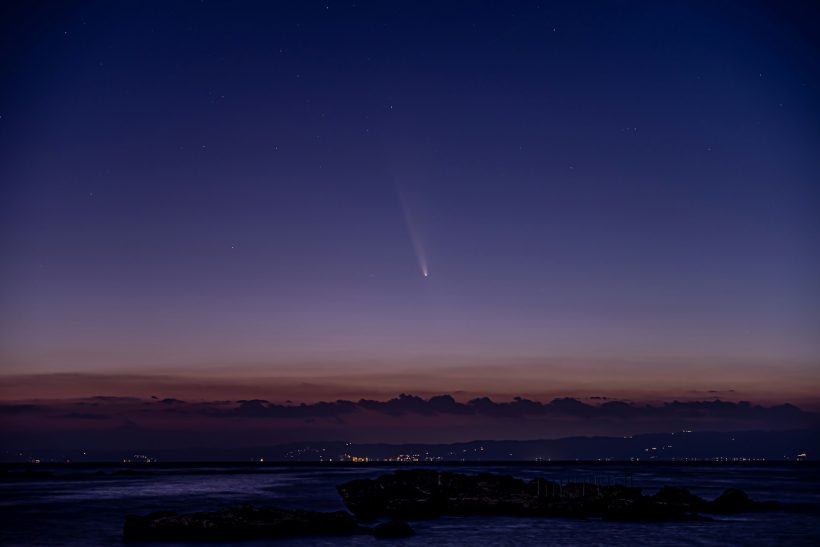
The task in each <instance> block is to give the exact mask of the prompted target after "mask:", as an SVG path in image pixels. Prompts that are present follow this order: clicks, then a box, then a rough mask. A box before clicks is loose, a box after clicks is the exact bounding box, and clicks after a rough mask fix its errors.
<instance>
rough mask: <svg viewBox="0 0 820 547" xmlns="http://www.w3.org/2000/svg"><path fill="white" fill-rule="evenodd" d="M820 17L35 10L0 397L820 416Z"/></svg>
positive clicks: (9, 11) (569, 7) (3, 194)
mask: <svg viewBox="0 0 820 547" xmlns="http://www.w3.org/2000/svg"><path fill="white" fill-rule="evenodd" d="M14 4H18V5H14ZM801 4H803V5H801ZM810 4H811V3H810V2H803V3H799V2H795V3H789V2H768V3H766V2H751V1H750V2H720V1H703V2H654V1H653V2H620V1H618V2H615V1H613V2H570V1H566V2H547V1H543V2H540V3H538V2H530V3H515V2H512V3H511V2H497V3H492V4H491V3H481V2H429V3H425V2H360V1H356V2H308V1H305V2H301V1H300V2H291V3H288V4H286V3H276V2H216V1H210V0H206V1H204V2H199V1H189V2H176V1H175V2H137V1H133V2H115V3H107V2H73V3H68V2H53V3H42V2H21V3H12V2H9V3H7V4H6V5H4V7H3V14H2V16H1V17H0V20H2V22H1V23H0V25H2V28H1V29H0V30H2V32H0V181H2V189H1V190H0V200H1V201H2V216H0V303H2V306H0V352H2V353H1V354H0V356H1V357H2V361H1V362H2V365H1V366H2V370H0V373H2V375H3V382H2V383H3V384H4V387H3V388H2V389H0V398H2V399H3V400H6V401H10V400H15V401H20V400H28V399H35V398H54V399H67V398H72V397H90V396H100V395H105V396H115V395H116V396H133V397H137V398H147V397H150V396H152V395H155V396H159V397H180V398H184V399H189V398H191V399H234V400H238V399H241V398H252V397H259V398H265V399H267V400H270V401H277V402H280V403H281V402H284V401H285V400H293V401H307V402H314V401H318V400H335V398H337V397H351V398H354V399H357V398H358V397H371V396H373V397H377V398H379V399H380V400H383V399H385V398H387V397H394V396H396V395H397V394H399V393H402V392H405V393H415V394H421V395H425V396H429V395H435V394H442V393H448V394H454V396H455V397H456V398H457V399H460V400H465V399H466V398H468V397H471V396H484V395H488V396H491V397H493V398H494V400H495V399H498V400H505V399H506V400H509V399H510V398H511V397H513V396H515V395H522V396H531V397H535V398H538V399H540V400H549V398H550V397H552V396H559V395H561V396H573V397H579V398H582V399H584V398H588V397H590V396H601V397H604V396H607V397H616V398H618V397H620V398H626V399H629V400H633V401H664V400H666V401H668V400H672V399H680V400H694V399H707V398H714V397H716V396H718V397H721V398H726V399H729V400H742V399H748V400H752V401H755V402H760V403H764V404H773V403H783V402H786V401H789V402H794V403H799V404H801V405H807V406H808V407H812V406H814V407H817V406H820V401H818V400H817V398H816V397H817V396H816V393H817V391H818V389H820V336H818V333H820V283H819V282H818V280H820V185H818V174H820V123H818V121H820V42H819V41H818V36H819V35H820V34H818V21H820V12H819V11H818V9H817V6H816V4H815V5H814V6H811V5H810ZM459 394H462V395H459Z"/></svg>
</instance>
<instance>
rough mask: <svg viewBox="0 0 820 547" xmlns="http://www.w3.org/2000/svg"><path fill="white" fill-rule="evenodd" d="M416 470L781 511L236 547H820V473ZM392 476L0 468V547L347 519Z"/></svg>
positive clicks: (313, 470) (514, 521)
mask: <svg viewBox="0 0 820 547" xmlns="http://www.w3.org/2000/svg"><path fill="white" fill-rule="evenodd" d="M415 467H423V468H428V469H446V470H448V471H456V472H462V473H468V474H471V473H481V472H492V473H504V474H509V475H513V476H517V477H521V478H525V479H529V478H534V477H544V478H547V479H549V480H555V481H565V482H566V481H573V482H574V481H580V480H586V481H598V482H599V483H600V482H613V483H615V482H619V483H624V482H628V483H629V484H630V485H633V486H636V487H640V488H643V489H644V492H645V493H652V492H654V491H657V490H658V489H659V488H660V487H662V486H665V485H671V486H681V487H686V488H689V489H690V490H691V491H692V492H694V493H695V494H697V495H699V496H702V497H704V498H709V499H711V498H714V497H716V496H718V495H719V494H720V493H721V492H722V491H723V490H724V489H725V488H729V487H735V488H742V489H744V490H746V491H747V492H748V493H749V495H750V496H751V497H752V498H753V499H756V500H776V501H779V502H781V503H782V507H783V508H782V510H780V511H777V512H767V513H752V514H742V515H736V516H726V517H719V518H718V520H717V521H716V522H674V523H615V522H606V521H601V520H590V519H565V518H522V517H492V518H491V517H445V518H438V519H432V520H421V521H411V525H412V526H413V527H414V528H415V530H416V532H417V534H416V535H415V536H413V537H410V538H406V539H400V540H396V539H391V540H384V539H381V540H380V539H376V538H374V537H372V536H349V537H318V538H317V537H311V538H300V539H282V540H269V541H250V542H239V543H232V544H231V545H240V546H247V547H251V546H254V547H255V546H259V545H327V546H331V545H333V546H336V545H345V546H361V545H379V546H384V545H404V546H408V547H409V546H415V545H436V546H439V547H443V546H457V545H458V546H460V545H472V546H482V545H511V546H512V545H565V546H584V547H588V546H596V545H600V546H636V545H687V546H693V545H703V546H717V545H741V546H755V545H785V546H802V545H813V546H820V465H818V464H817V463H812V462H792V463H742V464H734V463H708V464H706V463H672V464H665V463H651V464H649V463H643V462H640V463H602V462H590V463H581V462H565V463H556V462H539V463H521V464H507V463H504V464H491V463H481V464H458V465H425V464H417V465H415ZM396 468H399V467H397V466H396V465H390V466H387V465H373V464H354V465H332V464H317V465H293V464H287V465H278V464H253V465H250V464H158V463H145V464H139V465H134V464H130V465H113V464H109V465H89V464H82V465H80V464H76V465H75V464H67V465H45V464H39V465H11V464H9V465H6V466H4V467H0V506H1V507H0V544H2V545H8V546H34V545H60V546H94V545H121V544H122V525H123V521H124V518H125V515H127V514H147V513H150V512H152V511H159V510H171V511H177V512H194V511H205V510H216V509H220V508H223V507H226V506H231V505H238V504H255V505H261V506H279V507H284V508H300V509H311V510H321V511H330V510H338V509H344V506H343V504H342V501H341V498H340V497H339V495H338V494H337V493H336V489H335V487H336V485H338V484H340V483H343V482H345V481H349V480H352V479H357V478H368V477H376V476H378V475H380V474H382V473H387V472H390V471H392V470H393V469H396ZM400 468H405V469H406V468H408V466H401V467H400ZM152 545H165V546H172V545H187V544H185V543H176V542H175V543H152ZM211 545H216V544H211ZM220 545H226V544H220Z"/></svg>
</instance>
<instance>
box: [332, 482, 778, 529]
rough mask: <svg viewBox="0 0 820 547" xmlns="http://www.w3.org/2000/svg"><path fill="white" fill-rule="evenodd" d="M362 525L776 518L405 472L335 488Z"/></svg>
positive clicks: (733, 503)
mask: <svg viewBox="0 0 820 547" xmlns="http://www.w3.org/2000/svg"><path fill="white" fill-rule="evenodd" d="M337 490H338V492H339V494H340V495H341V496H342V499H343V500H344V503H345V505H346V506H347V508H348V509H349V510H350V511H351V512H352V513H353V514H354V515H355V516H356V517H357V518H358V519H359V520H361V521H368V520H374V519H377V518H380V517H390V518H397V519H419V518H434V517H439V516H445V515H449V516H459V515H461V516H464V515H517V516H539V517H540V516H543V517H551V516H552V517H576V518H602V519H607V520H623V521H681V520H710V517H709V516H707V515H708V514H732V513H740V512H747V511H760V510H773V509H776V508H777V504H776V503H774V502H756V501H753V500H751V499H750V498H749V497H748V496H747V495H746V494H745V492H743V491H741V490H737V489H729V490H726V491H725V492H724V493H723V494H722V495H721V496H719V497H718V498H717V499H715V500H712V501H707V500H704V499H702V498H700V497H698V496H696V495H694V494H692V493H690V492H689V491H688V490H686V489H683V488H671V487H666V488H663V489H661V490H660V491H659V492H658V493H657V494H655V495H652V496H647V495H643V494H642V492H641V489H639V488H630V487H626V486H623V485H607V486H602V485H599V484H591V483H569V484H559V483H556V482H552V481H547V480H544V479H533V480H530V481H524V480H522V479H518V478H515V477H511V476H508V475H496V474H490V473H482V474H479V475H464V474H460V473H450V472H438V471H432V470H404V471H396V472H394V473H390V474H386V475H381V476H380V477H378V478H375V479H360V480H354V481H350V482H347V483H344V484H342V485H339V486H338V487H337Z"/></svg>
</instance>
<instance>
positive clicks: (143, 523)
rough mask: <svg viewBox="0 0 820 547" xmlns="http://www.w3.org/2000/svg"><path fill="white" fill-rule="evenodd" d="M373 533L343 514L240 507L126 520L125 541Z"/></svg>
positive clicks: (224, 539)
mask: <svg viewBox="0 0 820 547" xmlns="http://www.w3.org/2000/svg"><path fill="white" fill-rule="evenodd" d="M368 533H373V531H372V529H370V528H365V527H363V526H360V525H359V524H358V523H357V522H356V520H355V519H354V518H353V516H352V515H351V514H350V513H346V512H345V511H334V512H327V513H325V512H318V511H298V510H288V509H279V508H263V507H253V506H248V505H246V506H240V507H232V508H228V509H223V510H221V511H210V512H201V513H191V514H186V515H180V514H177V513H172V512H167V511H163V512H158V513H151V514H149V515H146V516H137V515H128V516H127V517H126V518H125V526H124V528H123V539H124V540H125V541H242V540H249V539H272V538H283V537H295V536H322V535H328V536H338V535H350V534H368Z"/></svg>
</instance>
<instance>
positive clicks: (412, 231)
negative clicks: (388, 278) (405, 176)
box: [396, 185, 430, 277]
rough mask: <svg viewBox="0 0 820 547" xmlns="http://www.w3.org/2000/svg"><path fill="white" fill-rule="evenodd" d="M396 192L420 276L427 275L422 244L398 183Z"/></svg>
mask: <svg viewBox="0 0 820 547" xmlns="http://www.w3.org/2000/svg"><path fill="white" fill-rule="evenodd" d="M396 193H397V194H398V196H399V203H401V210H402V213H403V214H404V224H405V225H406V226H407V234H408V235H409V236H410V241H411V243H412V244H413V251H415V253H416V260H417V261H418V264H419V270H421V275H422V277H428V276H429V275H430V271H429V270H428V269H427V255H426V254H425V252H424V246H423V245H422V242H421V238H420V237H419V233H418V229H417V228H416V224H415V223H414V222H413V218H412V217H411V215H410V208H409V207H408V206H407V198H405V196H404V193H403V192H402V191H401V188H400V187H399V186H398V185H396Z"/></svg>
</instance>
